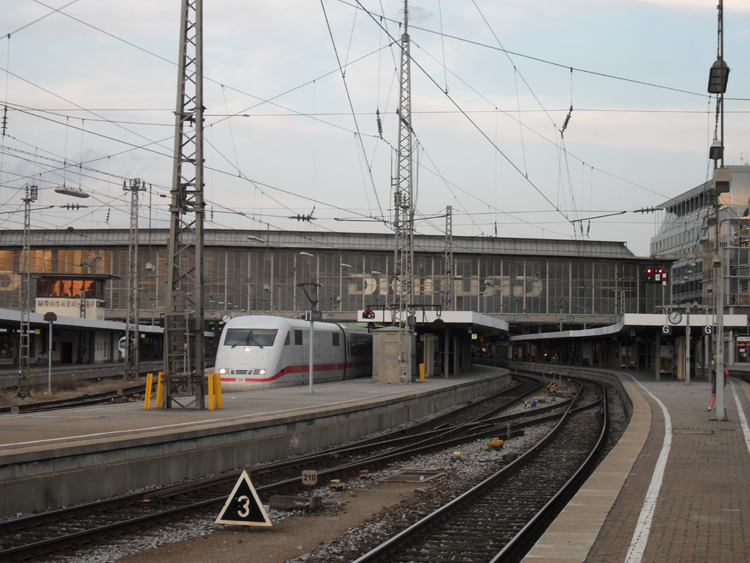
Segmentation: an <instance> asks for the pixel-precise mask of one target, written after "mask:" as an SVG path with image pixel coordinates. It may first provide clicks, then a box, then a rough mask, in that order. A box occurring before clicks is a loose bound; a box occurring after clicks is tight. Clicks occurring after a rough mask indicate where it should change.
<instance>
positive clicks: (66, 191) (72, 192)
mask: <svg viewBox="0 0 750 563" xmlns="http://www.w3.org/2000/svg"><path fill="white" fill-rule="evenodd" d="M55 192H57V193H58V194H63V195H69V196H73V197H80V198H87V197H89V194H87V193H86V192H84V191H83V190H76V189H75V188H68V187H67V186H65V185H62V186H57V187H56V188H55Z"/></svg>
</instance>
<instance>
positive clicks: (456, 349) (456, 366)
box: [453, 335, 461, 375]
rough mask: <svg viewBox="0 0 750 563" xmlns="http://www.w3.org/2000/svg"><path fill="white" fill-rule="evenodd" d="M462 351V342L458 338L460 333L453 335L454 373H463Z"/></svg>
mask: <svg viewBox="0 0 750 563" xmlns="http://www.w3.org/2000/svg"><path fill="white" fill-rule="evenodd" d="M460 353H461V348H460V342H459V340H458V335H454V336H453V373H454V374H456V375H458V374H459V373H461V370H460V368H459V366H460V363H459V354H460Z"/></svg>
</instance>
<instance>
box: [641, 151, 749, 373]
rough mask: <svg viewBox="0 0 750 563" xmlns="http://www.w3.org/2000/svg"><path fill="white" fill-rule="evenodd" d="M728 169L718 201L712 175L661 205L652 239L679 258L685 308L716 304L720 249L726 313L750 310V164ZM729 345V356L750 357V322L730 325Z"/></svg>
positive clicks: (677, 278)
mask: <svg viewBox="0 0 750 563" xmlns="http://www.w3.org/2000/svg"><path fill="white" fill-rule="evenodd" d="M727 169H728V170H729V173H730V188H729V193H723V194H720V196H719V198H718V202H717V199H716V197H715V196H714V194H713V189H712V188H713V181H712V180H708V181H706V182H704V183H702V184H700V185H698V186H696V187H694V188H693V189H691V190H688V191H686V192H684V193H682V194H680V195H679V196H677V197H675V198H672V199H670V200H669V201H666V202H664V203H663V204H662V205H661V207H663V208H664V212H665V214H664V219H663V221H662V224H661V226H660V228H659V233H658V234H657V235H656V236H655V237H653V238H652V239H651V255H652V256H653V257H654V258H659V259H667V260H674V262H673V265H672V270H671V285H672V295H673V298H674V305H675V306H676V307H677V308H681V309H682V310H692V311H695V312H714V311H715V310H716V304H717V296H718V293H719V292H718V285H717V283H716V279H715V277H716V276H715V275H714V270H713V268H712V260H713V256H714V255H716V254H717V253H718V254H719V255H720V256H721V262H722V269H721V277H720V278H719V281H720V283H722V284H723V291H724V301H723V307H724V311H725V313H729V314H750V166H748V165H742V166H727ZM717 207H718V213H717ZM717 237H718V238H717ZM717 241H718V245H717ZM727 345H728V346H727V347H726V350H727V361H729V362H730V363H736V364H747V363H750V332H749V331H748V329H747V327H744V328H740V329H736V330H733V331H730V332H729V333H728V341H727Z"/></svg>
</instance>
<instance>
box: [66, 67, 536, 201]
mask: <svg viewBox="0 0 750 563" xmlns="http://www.w3.org/2000/svg"><path fill="white" fill-rule="evenodd" d="M347 57H348V54H347ZM227 113H229V112H227ZM314 113H315V112H314ZM469 113H470V112H469ZM519 114H520V111H519ZM81 133H82V135H83V131H82V132H81ZM376 146H377V145H376ZM235 162H237V158H236V156H235ZM524 168H525V166H524ZM376 193H377V192H376ZM295 195H296V194H295ZM315 199H316V198H315V197H313V200H315Z"/></svg>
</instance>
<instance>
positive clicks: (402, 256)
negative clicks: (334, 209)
mask: <svg viewBox="0 0 750 563" xmlns="http://www.w3.org/2000/svg"><path fill="white" fill-rule="evenodd" d="M408 21H409V3H408V0H404V32H403V34H402V35H401V73H400V77H401V79H400V88H399V107H398V117H399V119H398V123H399V127H398V159H397V160H398V164H397V166H398V170H397V181H396V184H395V189H394V223H393V224H394V231H395V237H394V238H395V252H394V260H395V274H396V292H395V300H396V303H395V305H396V309H397V317H396V320H397V323H398V326H399V328H401V331H402V333H401V352H400V354H399V355H400V362H401V364H402V365H401V370H402V371H401V376H402V377H405V378H406V381H407V382H408V381H410V380H411V376H412V369H413V368H412V350H413V337H414V323H413V320H414V319H413V308H412V307H411V306H412V305H413V303H412V296H413V287H414V205H413V199H412V194H413V175H412V163H413V150H414V144H413V143H414V142H413V130H412V124H411V57H410V47H409V32H408Z"/></svg>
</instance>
